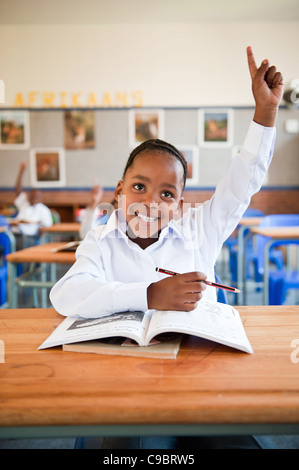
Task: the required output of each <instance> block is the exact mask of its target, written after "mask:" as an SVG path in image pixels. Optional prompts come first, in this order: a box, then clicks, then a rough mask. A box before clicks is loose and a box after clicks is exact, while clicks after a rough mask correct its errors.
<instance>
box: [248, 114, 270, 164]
mask: <svg viewBox="0 0 299 470" xmlns="http://www.w3.org/2000/svg"><path fill="white" fill-rule="evenodd" d="M275 136H276V128H275V127H264V126H261V125H260V124H258V123H257V122H255V121H251V123H250V126H249V129H248V132H247V135H246V138H245V142H244V150H245V151H246V152H248V153H250V154H252V155H257V156H262V157H263V156H265V157H268V156H269V155H271V154H272V151H273V144H274V140H275Z"/></svg>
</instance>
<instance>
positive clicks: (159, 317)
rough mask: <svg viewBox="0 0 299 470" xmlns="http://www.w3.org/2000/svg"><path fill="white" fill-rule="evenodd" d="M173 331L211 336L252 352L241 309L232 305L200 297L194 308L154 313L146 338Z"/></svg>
mask: <svg viewBox="0 0 299 470" xmlns="http://www.w3.org/2000/svg"><path fill="white" fill-rule="evenodd" d="M166 331H172V332H178V333H186V334H190V335H194V336H199V337H201V338H206V339H210V340H212V341H216V342H219V343H222V344H226V345H227V346H231V347H235V348H237V349H241V350H242V351H246V352H250V353H252V352H253V351H252V347H251V345H250V343H249V341H248V338H247V336H246V333H245V330H244V327H243V324H242V321H241V319H240V315H239V312H238V311H237V310H235V309H234V308H233V307H232V306H231V305H227V304H222V303H218V302H209V301H207V300H201V301H200V302H199V303H198V306H197V308H196V309H195V310H193V311H191V312H183V311H177V312H175V311H163V312H162V311H160V312H159V311H156V312H154V314H153V316H152V319H151V323H150V326H149V331H148V334H147V337H146V340H147V341H149V340H150V339H151V338H152V337H154V336H156V335H157V334H159V333H162V332H166Z"/></svg>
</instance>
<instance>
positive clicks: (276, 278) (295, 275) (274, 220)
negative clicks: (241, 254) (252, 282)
mask: <svg viewBox="0 0 299 470" xmlns="http://www.w3.org/2000/svg"><path fill="white" fill-rule="evenodd" d="M259 226H260V227H290V226H299V214H274V215H268V216H266V217H264V218H263V220H262V221H261V223H260V225H259ZM268 242H269V238H268V237H264V236H262V235H257V236H256V245H257V276H256V277H257V278H258V280H263V277H264V269H265V265H264V252H265V247H266V244H267V243H268ZM291 244H292V245H294V244H295V245H299V241H298V240H277V241H276V242H274V243H273V248H275V247H277V246H285V245H291ZM277 252H278V250H277ZM272 253H273V252H272V251H271V257H270V262H271V261H272ZM280 256H281V257H282V259H283V253H282V251H280ZM274 264H275V266H276V270H271V271H269V305H282V304H283V303H284V302H285V300H286V294H287V291H288V290H289V289H299V272H298V270H297V269H295V270H292V269H288V267H287V266H286V264H285V262H284V260H283V262H281V259H280V260H279V262H277V259H276V260H275V259H274Z"/></svg>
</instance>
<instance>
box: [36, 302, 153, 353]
mask: <svg viewBox="0 0 299 470" xmlns="http://www.w3.org/2000/svg"><path fill="white" fill-rule="evenodd" d="M149 317H150V314H149V313H148V314H146V313H144V312H139V311H137V312H130V311H128V312H119V313H112V314H110V315H104V316H102V317H100V318H92V319H89V318H71V317H67V318H65V319H64V320H63V322H62V323H61V324H60V325H59V326H58V327H57V328H56V330H54V331H53V333H52V334H51V335H50V336H49V337H48V338H47V339H46V341H44V342H43V344H42V345H41V346H40V347H39V348H38V349H44V348H51V347H53V346H58V345H61V344H69V343H75V342H79V341H89V340H93V339H101V338H109V337H112V336H123V337H126V338H131V339H133V340H135V341H136V342H137V343H138V344H140V345H143V344H144V338H145V331H146V330H147V327H148V323H149Z"/></svg>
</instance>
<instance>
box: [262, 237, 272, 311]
mask: <svg viewBox="0 0 299 470" xmlns="http://www.w3.org/2000/svg"><path fill="white" fill-rule="evenodd" d="M272 244H273V240H270V241H268V242H267V244H266V246H265V251H264V305H268V304H269V255H270V249H271V246H272Z"/></svg>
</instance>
